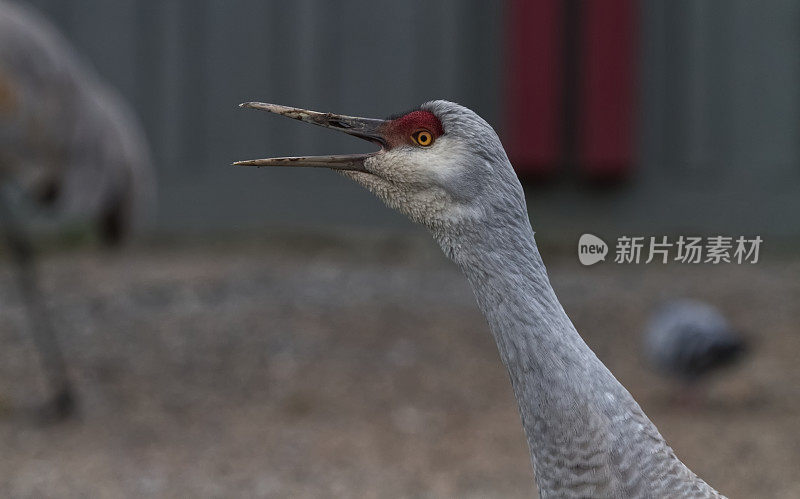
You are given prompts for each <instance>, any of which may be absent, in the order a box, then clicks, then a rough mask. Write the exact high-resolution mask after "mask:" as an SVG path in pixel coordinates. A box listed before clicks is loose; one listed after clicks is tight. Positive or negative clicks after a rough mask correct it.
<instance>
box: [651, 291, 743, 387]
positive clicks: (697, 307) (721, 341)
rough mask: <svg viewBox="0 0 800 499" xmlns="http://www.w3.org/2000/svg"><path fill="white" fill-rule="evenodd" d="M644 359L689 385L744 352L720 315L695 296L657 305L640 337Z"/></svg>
mask: <svg viewBox="0 0 800 499" xmlns="http://www.w3.org/2000/svg"><path fill="white" fill-rule="evenodd" d="M643 340H644V341H643V343H644V352H645V356H646V358H647V359H648V361H649V362H650V363H651V364H652V365H653V366H654V367H655V368H656V369H657V370H659V371H660V372H662V373H664V374H667V375H669V376H673V377H675V378H677V379H680V380H681V381H682V382H684V383H685V384H687V385H693V384H695V383H696V382H698V381H700V380H701V379H702V378H704V377H706V376H708V375H710V374H711V373H713V372H715V371H718V370H719V369H721V368H723V367H725V366H729V365H732V364H734V363H735V362H736V361H738V360H739V359H741V358H742V356H743V354H745V353H746V351H747V348H746V344H745V342H744V340H743V338H742V337H741V335H739V334H737V333H736V332H735V331H734V329H733V328H732V327H731V325H730V324H729V323H728V321H727V320H726V319H725V317H723V315H722V314H721V313H720V312H719V311H718V310H717V309H715V308H714V307H712V306H711V305H709V304H707V303H703V302H700V301H697V300H688V299H683V300H676V301H673V302H670V303H667V304H665V305H663V306H661V307H660V308H659V309H658V310H657V311H656V312H655V313H654V314H653V316H652V318H651V319H650V322H649V324H648V325H647V328H646V329H645V332H644V337H643Z"/></svg>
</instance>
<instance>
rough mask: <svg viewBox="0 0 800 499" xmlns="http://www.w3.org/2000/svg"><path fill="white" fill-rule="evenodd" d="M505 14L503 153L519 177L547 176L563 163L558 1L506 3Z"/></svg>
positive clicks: (514, 0)
mask: <svg viewBox="0 0 800 499" xmlns="http://www.w3.org/2000/svg"><path fill="white" fill-rule="evenodd" d="M508 12H509V15H510V18H509V19H508V24H507V25H508V27H509V51H508V94H507V95H508V101H507V109H506V123H505V127H504V128H505V129H504V139H505V142H506V144H505V145H506V150H507V151H508V154H509V157H510V159H511V162H512V163H513V165H514V167H515V168H516V169H517V172H518V173H519V174H520V175H521V176H527V177H546V176H549V175H550V174H552V173H553V172H554V171H555V169H556V168H557V167H558V165H559V164H560V163H561V161H562V160H561V156H562V154H561V153H562V141H563V139H562V137H561V135H562V129H563V125H562V102H563V94H562V91H563V66H562V63H563V60H562V51H563V47H562V45H563V43H562V40H563V36H562V26H563V25H564V23H563V19H562V17H563V8H562V2H561V1H560V0H510V5H509V9H508Z"/></svg>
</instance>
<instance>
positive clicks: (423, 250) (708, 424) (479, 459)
mask: <svg viewBox="0 0 800 499" xmlns="http://www.w3.org/2000/svg"><path fill="white" fill-rule="evenodd" d="M543 253H544V256H545V261H546V263H548V266H549V269H550V275H551V279H552V281H553V284H554V287H555V288H556V290H557V292H558V294H559V296H560V298H561V300H562V302H563V303H564V306H565V308H566V310H567V312H568V313H569V314H570V316H571V317H572V319H573V321H574V322H575V324H576V326H577V327H578V330H579V331H581V333H582V334H583V335H584V338H585V339H586V341H587V342H588V343H589V344H590V345H591V346H592V348H594V349H595V351H596V352H597V353H598V355H599V356H600V358H601V359H602V360H603V361H604V362H606V364H607V365H608V366H609V367H610V368H611V370H612V371H613V372H614V373H615V374H616V375H617V377H618V378H619V379H620V380H621V381H622V382H623V384H625V385H626V386H627V387H628V389H629V390H630V391H631V392H632V393H633V395H634V396H635V397H636V398H637V399H638V400H639V402H640V403H641V405H642V406H643V407H644V409H645V411H647V413H648V414H649V415H650V416H651V418H652V419H654V421H655V422H656V424H657V425H658V426H659V428H660V429H661V431H662V433H663V434H664V435H665V437H666V438H667V440H669V441H670V443H671V444H672V445H673V447H674V448H675V450H676V452H677V453H678V455H679V456H680V457H681V458H682V459H683V460H684V461H685V462H686V463H687V464H688V465H689V466H690V467H692V468H693V469H694V470H695V471H696V472H697V473H698V474H700V475H701V476H703V477H704V478H706V479H707V480H708V481H709V482H710V483H711V484H713V485H715V486H716V487H718V488H719V489H720V490H722V491H723V492H725V493H727V494H729V495H730V496H731V497H779V498H797V497H800V474H798V470H800V432H798V430H797V426H798V423H800V367H799V366H798V361H797V360H798V355H799V354H800V331H799V330H798V329H800V327H799V326H798V324H800V321H799V320H798V319H799V318H800V279H798V277H799V276H800V259H788V258H783V259H780V260H774V261H765V262H761V263H759V264H757V265H750V266H735V265H728V266H698V267H692V266H687V265H649V266H643V265H642V266H638V267H636V266H623V265H616V264H613V263H604V264H600V265H597V266H595V267H591V268H583V267H580V266H579V265H578V264H577V262H576V259H575V258H574V257H573V256H572V255H571V254H570V255H569V256H563V257H562V256H559V255H558V254H556V253H557V252H555V251H552V252H549V251H546V250H545V251H543ZM42 263H43V265H42V274H43V280H44V287H45V289H46V290H47V293H48V296H49V299H50V308H51V310H52V313H53V315H54V317H55V319H56V322H57V323H58V326H59V334H60V336H61V339H62V343H63V346H64V349H65V350H66V354H67V357H68V360H69V364H70V368H71V372H72V375H73V377H74V379H75V381H76V384H77V386H78V390H79V392H80V396H81V402H82V406H81V413H80V417H79V419H77V420H75V421H70V422H67V423H62V424H57V425H52V426H45V427H42V426H39V425H37V424H35V423H34V422H33V420H32V419H31V418H30V417H29V415H30V408H31V407H33V406H35V404H36V403H37V402H38V401H40V400H41V398H42V396H43V391H42V381H41V378H40V371H39V368H38V365H37V361H36V357H35V355H34V354H33V353H32V351H31V348H30V345H29V342H28V339H27V336H25V330H26V322H25V315H24V311H23V309H22V308H21V306H20V302H19V298H18V295H17V291H16V289H15V287H14V280H13V273H12V269H11V268H10V267H9V264H8V262H7V261H6V260H3V261H0V307H2V308H0V497H59V498H60V497H68V498H70V497H253V496H261V497H368V498H369V497H531V496H532V495H535V491H534V486H533V482H532V472H531V469H530V466H529V464H528V456H527V448H526V445H525V442H524V437H523V434H522V430H521V427H520V424H519V417H518V415H517V412H516V406H515V402H514V400H513V396H512V393H511V388H510V385H509V383H508V380H507V377H506V374H505V371H504V369H503V367H502V365H501V364H500V362H499V359H498V356H497V352H496V349H495V346H494V344H493V342H492V340H491V338H490V336H489V334H488V330H487V327H486V325H485V323H484V321H483V319H482V317H481V316H480V314H479V312H478V311H477V309H476V307H475V305H474V303H473V298H472V295H471V292H470V290H469V289H468V287H467V285H466V283H465V281H464V280H463V279H462V277H461V276H460V274H459V273H458V271H457V270H456V269H455V268H454V267H453V266H452V265H451V264H449V262H447V261H445V259H444V257H442V256H441V255H440V254H439V252H438V251H437V249H436V248H434V247H433V246H432V244H431V243H429V242H428V241H427V240H425V241H422V240H419V241H418V240H416V239H410V240H399V239H394V240H392V239H387V240H377V239H376V240H369V241H365V242H363V244H355V243H353V242H350V243H346V244H345V243H336V242H332V241H309V240H298V239H290V240H287V241H282V242H280V243H278V242H275V241H272V242H248V243H244V242H242V243H235V244H234V243H231V244H226V243H214V244H200V243H195V244H188V243H182V244H174V245H162V246H159V247H156V248H142V247H140V248H134V249H130V250H128V251H126V252H125V253H121V254H113V255H108V254H103V253H99V252H96V251H94V250H85V249H83V250H75V251H70V252H68V253H60V254H51V255H48V256H46V257H45V258H44V261H43V262H42ZM677 295H680V296H693V297H697V298H702V299H708V300H710V301H711V302H713V303H715V304H717V305H718V306H720V307H721V308H722V309H723V310H724V311H725V312H726V313H728V314H729V316H730V318H731V320H732V322H733V323H734V324H736V325H738V326H739V327H740V328H741V329H742V330H744V331H747V332H748V334H749V336H750V338H751V340H752V341H753V343H754V344H755V351H754V354H753V356H752V357H751V358H750V359H748V361H747V362H745V363H743V364H742V365H741V366H740V367H738V368H735V369H732V370H729V371H727V372H726V373H724V375H720V376H719V377H718V378H716V379H714V380H712V381H711V382H710V383H709V384H708V386H707V387H706V394H705V396H704V397H703V399H702V401H701V402H699V403H695V404H694V405H693V406H684V405H679V404H675V403H673V402H672V401H673V400H674V399H675V387H674V386H672V385H671V384H670V383H669V382H668V381H666V380H663V379H661V378H659V377H658V376H656V375H654V374H652V373H651V372H650V371H648V370H647V368H646V367H645V366H643V365H642V361H641V360H640V356H639V349H638V331H639V330H640V328H641V326H642V324H643V321H644V320H645V318H646V314H647V313H648V311H649V310H650V309H651V307H652V306H653V305H655V304H656V303H658V302H659V301H660V300H662V299H664V298H668V297H672V296H677Z"/></svg>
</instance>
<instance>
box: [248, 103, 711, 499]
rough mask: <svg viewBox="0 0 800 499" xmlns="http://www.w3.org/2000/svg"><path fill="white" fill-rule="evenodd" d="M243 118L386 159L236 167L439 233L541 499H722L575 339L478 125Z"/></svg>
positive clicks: (409, 116) (455, 113)
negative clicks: (278, 123) (322, 182)
mask: <svg viewBox="0 0 800 499" xmlns="http://www.w3.org/2000/svg"><path fill="white" fill-rule="evenodd" d="M243 106H245V107H250V108H255V109H262V110H265V111H269V112H272V113H276V114H280V115H283V116H287V117H289V118H293V119H297V120H301V121H305V122H307V123H312V124H315V125H320V126H324V127H326V128H331V129H334V130H339V131H342V132H345V133H348V134H350V135H354V136H356V137H360V138H362V139H365V140H368V141H370V142H373V143H374V144H376V145H377V146H380V150H378V151H376V152H374V153H369V154H345V155H336V156H305V157H290V158H268V159H257V160H248V161H240V162H237V163H236V164H239V165H251V166H292V167H298V166H310V167H326V168H331V169H334V170H338V171H340V172H342V173H343V174H344V175H346V176H348V177H350V178H352V179H353V180H355V181H356V182H358V183H360V184H361V185H363V186H364V187H366V188H367V189H368V190H370V191H372V192H373V193H375V194H376V195H377V196H378V197H380V198H381V199H382V200H383V201H384V202H386V204H388V205H389V206H391V207H393V208H395V209H397V210H398V211H400V212H402V213H404V214H406V215H407V216H408V217H409V218H411V219H412V220H413V221H415V222H419V223H421V224H423V225H424V226H425V227H427V228H428V230H429V231H430V232H431V233H432V235H433V236H434V238H435V239H436V240H437V241H438V242H439V245H440V246H441V247H442V250H443V251H444V253H445V254H446V255H447V256H448V257H450V258H451V259H452V260H453V261H455V263H456V264H458V266H459V267H460V268H461V270H462V272H463V273H464V274H465V275H466V277H467V280H468V281H469V283H470V285H471V286H472V290H473V291H474V293H475V297H476V298H477V301H478V305H479V306H480V308H481V310H482V311H483V314H484V316H485V317H486V320H487V322H488V323H489V327H490V329H491V331H492V334H493V336H494V339H495V342H496V343H497V347H498V350H499V352H500V358H501V359H502V360H503V363H504V364H505V366H506V369H507V370H508V374H509V376H510V378H511V386H512V388H513V389H514V395H515V396H516V399H517V404H518V405H519V411H520V415H521V416H522V425H523V428H524V429H525V434H526V435H527V437H528V446H529V449H530V453H531V461H532V462H533V467H534V470H535V472H536V481H537V484H538V486H539V495H540V497H542V498H543V499H544V498H550V497H642V498H644V497H696V498H700V497H709V498H710V497H721V495H720V494H719V493H718V492H717V491H716V490H714V489H713V488H711V487H710V486H709V485H708V484H707V483H706V482H704V481H703V480H701V479H700V478H698V477H697V475H695V474H694V473H692V471H691V470H689V469H688V468H687V467H686V466H685V465H684V464H683V463H682V462H681V461H680V460H679V459H678V458H677V457H676V456H675V453H674V452H673V451H672V449H671V448H670V447H669V445H667V443H666V441H665V440H664V439H663V438H662V436H661V435H660V434H659V432H658V430H657V429H656V427H655V425H653V423H652V422H651V421H650V420H649V419H648V418H647V416H646V415H645V414H644V412H642V409H641V408H640V407H639V405H638V404H637V403H636V401H635V400H634V399H633V397H632V396H631V394H630V393H629V392H628V391H627V390H626V389H625V387H623V386H622V385H621V384H620V383H619V382H618V381H617V380H616V378H614V376H613V375H612V374H611V372H610V371H609V370H608V369H607V368H606V366H605V365H603V363H602V362H601V361H600V360H599V359H598V358H597V356H595V354H594V352H592V350H591V349H590V348H589V347H588V345H586V343H585V342H584V341H583V340H582V339H581V337H580V335H579V334H578V332H577V331H576V330H575V326H573V324H572V322H571V321H570V319H569V317H567V314H566V312H564V309H563V308H562V307H561V303H559V301H558V298H557V297H556V294H555V291H554V290H553V288H552V286H551V285H550V280H549V278H548V276H547V270H546V269H545V266H544V263H543V262H542V258H541V256H540V255H539V250H538V248H537V246H536V242H535V240H534V236H533V229H532V228H531V224H530V221H529V219H528V210H527V206H526V203H525V195H524V192H523V190H522V186H521V185H520V183H519V180H518V179H517V176H516V174H515V173H514V169H513V168H512V166H511V163H510V162H509V161H508V157H507V156H506V153H505V150H504V149H503V146H502V144H501V143H500V139H499V138H498V137H497V134H496V133H495V131H494V130H493V129H492V127H491V126H490V125H489V124H488V123H486V121H484V120H483V119H481V117H480V116H478V115H477V114H475V113H474V112H473V111H471V110H469V109H467V108H465V107H463V106H459V105H458V104H454V103H452V102H447V101H441V100H439V101H432V102H427V103H425V104H423V105H422V106H421V107H420V108H419V109H416V110H414V111H411V112H408V113H404V114H402V115H400V116H397V117H393V118H389V119H386V120H379V119H367V118H356V117H352V116H342V115H336V114H332V113H319V112H314V111H308V110H306V109H298V108H292V107H286V106H278V105H275V104H264V103H247V104H243ZM529 119H537V116H530V117H529Z"/></svg>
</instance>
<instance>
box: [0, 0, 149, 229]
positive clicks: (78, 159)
mask: <svg viewBox="0 0 800 499" xmlns="http://www.w3.org/2000/svg"><path fill="white" fill-rule="evenodd" d="M0 182H2V183H4V184H9V183H12V184H14V185H16V186H19V187H21V188H22V189H23V190H24V191H25V192H26V193H27V194H28V195H29V197H30V198H32V199H33V200H34V201H35V202H40V203H42V204H44V205H47V206H50V207H53V208H55V211H56V212H58V213H59V214H61V215H63V216H67V217H75V216H82V217H91V218H93V219H95V220H96V221H97V222H98V223H99V228H100V231H101V235H103V236H105V237H107V238H109V239H111V240H114V239H117V238H119V237H120V236H122V235H124V233H126V232H127V230H128V229H129V228H131V227H132V226H133V225H135V224H136V223H138V222H139V221H140V220H141V219H142V218H143V216H144V215H145V212H146V211H147V207H148V206H150V205H152V202H153V174H152V169H151V162H150V153H149V150H148V147H147V143H146V140H145V138H144V136H143V133H142V131H141V129H140V127H139V125H138V123H137V121H136V118H135V115H134V113H133V112H132V111H131V110H130V109H129V108H128V106H127V105H126V103H125V102H124V101H123V99H122V98H121V97H120V96H119V94H118V93H117V92H116V90H114V89H113V88H111V87H110V86H108V85H106V84H105V83H103V82H102V81H101V80H100V79H99V77H98V76H97V75H96V73H95V72H94V70H93V69H92V68H91V67H90V66H89V64H87V63H85V62H84V61H83V60H82V58H81V57H80V56H79V55H78V54H77V53H76V51H75V50H73V49H72V47H71V46H70V44H69V43H68V42H67V40H66V39H65V38H64V37H63V36H61V34H60V33H58V31H56V30H55V29H54V28H53V27H52V26H51V25H50V24H49V23H48V22H47V21H46V20H45V19H43V18H42V17H41V16H39V15H38V14H37V13H36V12H35V11H33V10H32V9H29V8H27V7H24V6H20V5H16V4H13V3H9V2H5V1H2V0H0Z"/></svg>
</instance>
